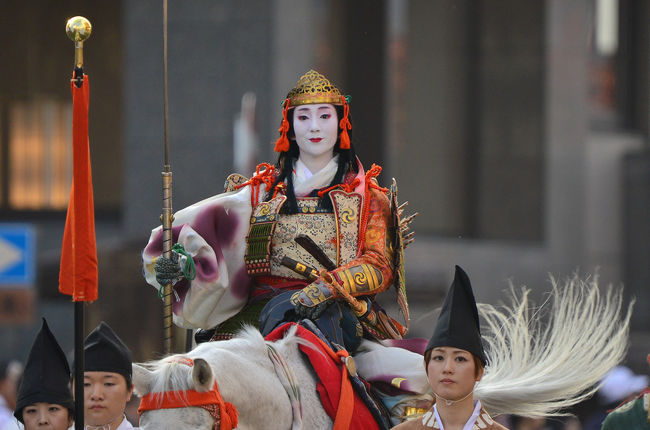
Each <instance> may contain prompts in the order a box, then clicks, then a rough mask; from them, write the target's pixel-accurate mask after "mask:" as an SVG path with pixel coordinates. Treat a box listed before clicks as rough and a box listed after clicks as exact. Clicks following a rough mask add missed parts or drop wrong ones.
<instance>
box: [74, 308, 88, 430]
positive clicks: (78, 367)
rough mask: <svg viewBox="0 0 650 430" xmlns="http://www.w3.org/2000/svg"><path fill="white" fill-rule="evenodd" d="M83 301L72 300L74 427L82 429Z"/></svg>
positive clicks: (84, 361) (78, 429)
mask: <svg viewBox="0 0 650 430" xmlns="http://www.w3.org/2000/svg"><path fill="white" fill-rule="evenodd" d="M84 331H85V330H84V302H74V363H75V365H74V428H75V430H84V369H85V368H86V359H85V355H84Z"/></svg>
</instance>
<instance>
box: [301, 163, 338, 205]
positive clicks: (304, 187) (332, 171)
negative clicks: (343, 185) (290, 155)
mask: <svg viewBox="0 0 650 430" xmlns="http://www.w3.org/2000/svg"><path fill="white" fill-rule="evenodd" d="M338 159H339V155H338V154H337V155H335V156H334V157H332V159H331V160H330V161H329V163H327V165H326V166H325V167H323V168H322V169H321V170H319V171H318V172H314V173H312V172H311V171H310V170H309V169H308V168H307V166H305V163H303V162H302V161H300V159H298V160H296V162H295V163H294V165H293V168H294V172H293V191H294V193H295V194H296V196H297V197H304V196H306V195H308V194H309V193H311V192H312V191H313V190H317V189H320V188H323V187H326V186H328V185H329V184H330V182H332V179H334V176H335V175H336V170H337V168H338Z"/></svg>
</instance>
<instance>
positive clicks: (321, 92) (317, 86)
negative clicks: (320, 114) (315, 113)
mask: <svg viewBox="0 0 650 430" xmlns="http://www.w3.org/2000/svg"><path fill="white" fill-rule="evenodd" d="M287 98H288V99H289V107H290V108H292V107H296V106H300V105H308V104H317V103H330V104H334V105H341V104H343V102H342V101H341V91H339V89H338V88H336V87H335V86H334V85H332V84H331V83H330V81H329V80H328V79H327V78H326V77H325V76H323V75H321V74H320V73H318V72H317V71H315V70H310V71H308V72H307V73H305V74H304V75H302V76H301V77H300V79H298V82H296V86H295V87H294V88H293V89H292V90H291V91H289V94H287Z"/></svg>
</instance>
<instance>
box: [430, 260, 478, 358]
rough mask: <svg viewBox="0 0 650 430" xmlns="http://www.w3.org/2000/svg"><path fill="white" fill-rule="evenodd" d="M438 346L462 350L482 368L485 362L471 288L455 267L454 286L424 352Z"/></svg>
mask: <svg viewBox="0 0 650 430" xmlns="http://www.w3.org/2000/svg"><path fill="white" fill-rule="evenodd" d="M438 346H451V347H454V348H459V349H464V350H465V351H469V352H471V353H472V354H474V355H475V356H477V357H478V358H479V359H480V360H481V361H482V362H483V365H485V364H486V362H487V359H486V357H485V351H483V343H482V342H481V329H480V326H479V319H478V310H477V309H476V300H474V293H473V292H472V284H471V283H470V281H469V277H468V276H467V273H465V271H464V270H463V269H461V268H460V267H459V266H456V274H455V276H454V282H453V283H452V284H451V287H450V288H449V292H448V293H447V298H446V299H445V303H444V304H443V305H442V310H441V311H440V316H439V317H438V322H437V323H436V328H435V330H434V331H433V336H431V339H430V340H429V344H428V345H427V351H428V350H430V349H431V348H436V347H438Z"/></svg>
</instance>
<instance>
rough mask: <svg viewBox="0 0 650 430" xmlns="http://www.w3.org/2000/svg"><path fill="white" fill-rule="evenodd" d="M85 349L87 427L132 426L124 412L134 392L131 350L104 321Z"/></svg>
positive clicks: (107, 429) (118, 428) (114, 428)
mask: <svg viewBox="0 0 650 430" xmlns="http://www.w3.org/2000/svg"><path fill="white" fill-rule="evenodd" d="M84 350H85V361H86V366H85V367H86V368H85V372H84V396H85V397H84V408H85V412H84V420H85V424H86V428H87V429H102V430H127V429H132V428H133V426H132V425H131V423H129V421H128V420H127V419H126V416H125V414H124V410H125V409H126V404H127V402H128V401H129V400H131V395H132V394H133V383H132V378H131V362H132V360H131V351H130V350H129V348H127V346H126V345H125V344H124V342H122V340H121V339H120V338H119V337H118V336H117V335H116V334H115V332H114V331H113V330H112V329H111V328H110V327H109V326H108V324H106V323H105V322H103V321H102V322H101V323H100V324H99V325H98V326H97V327H96V328H95V329H94V330H93V331H92V332H91V333H90V334H89V335H88V337H87V338H86V341H85V344H84Z"/></svg>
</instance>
